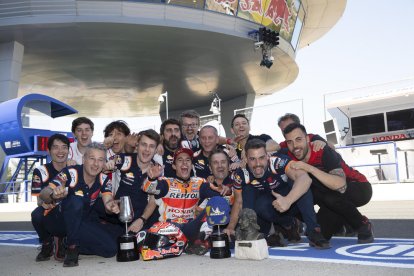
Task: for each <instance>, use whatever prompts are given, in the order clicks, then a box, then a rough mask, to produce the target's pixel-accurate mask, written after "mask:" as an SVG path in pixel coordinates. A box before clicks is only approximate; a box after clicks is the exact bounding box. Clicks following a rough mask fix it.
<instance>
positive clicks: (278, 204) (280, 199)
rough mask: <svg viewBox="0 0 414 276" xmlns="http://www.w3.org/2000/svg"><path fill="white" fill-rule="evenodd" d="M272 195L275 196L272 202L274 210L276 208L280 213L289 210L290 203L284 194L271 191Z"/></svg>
mask: <svg viewBox="0 0 414 276" xmlns="http://www.w3.org/2000/svg"><path fill="white" fill-rule="evenodd" d="M272 195H273V196H274V197H275V198H276V199H275V200H273V202H272V205H273V207H274V208H275V209H276V210H278V211H279V212H280V213H283V212H286V211H287V210H289V208H290V205H291V203H290V202H289V201H288V200H287V199H286V198H285V197H284V196H282V195H280V194H278V193H276V192H274V191H272Z"/></svg>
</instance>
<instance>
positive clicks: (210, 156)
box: [208, 148, 230, 165]
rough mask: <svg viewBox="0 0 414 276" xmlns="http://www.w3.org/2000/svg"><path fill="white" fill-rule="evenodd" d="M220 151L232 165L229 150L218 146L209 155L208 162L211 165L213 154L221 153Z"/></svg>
mask: <svg viewBox="0 0 414 276" xmlns="http://www.w3.org/2000/svg"><path fill="white" fill-rule="evenodd" d="M220 153H222V154H224V155H225V156H226V159H227V164H229V165H230V157H229V155H228V154H227V152H225V151H224V150H223V149H222V148H216V149H214V150H213V151H212V152H211V153H210V155H209V156H208V163H209V164H210V165H211V159H212V157H213V155H214V154H220Z"/></svg>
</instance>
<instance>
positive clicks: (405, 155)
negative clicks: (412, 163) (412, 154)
mask: <svg viewBox="0 0 414 276" xmlns="http://www.w3.org/2000/svg"><path fill="white" fill-rule="evenodd" d="M404 158H405V172H406V173H407V179H410V172H409V170H408V157H407V152H406V151H404Z"/></svg>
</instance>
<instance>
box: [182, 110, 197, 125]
mask: <svg viewBox="0 0 414 276" xmlns="http://www.w3.org/2000/svg"><path fill="white" fill-rule="evenodd" d="M183 118H195V119H197V123H198V124H200V114H198V112H197V111H195V110H194V109H190V110H185V111H183V112H182V113H181V115H180V123H181V124H183Z"/></svg>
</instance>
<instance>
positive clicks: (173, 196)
mask: <svg viewBox="0 0 414 276" xmlns="http://www.w3.org/2000/svg"><path fill="white" fill-rule="evenodd" d="M170 198H192V199H196V198H198V194H181V193H171V194H170Z"/></svg>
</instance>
